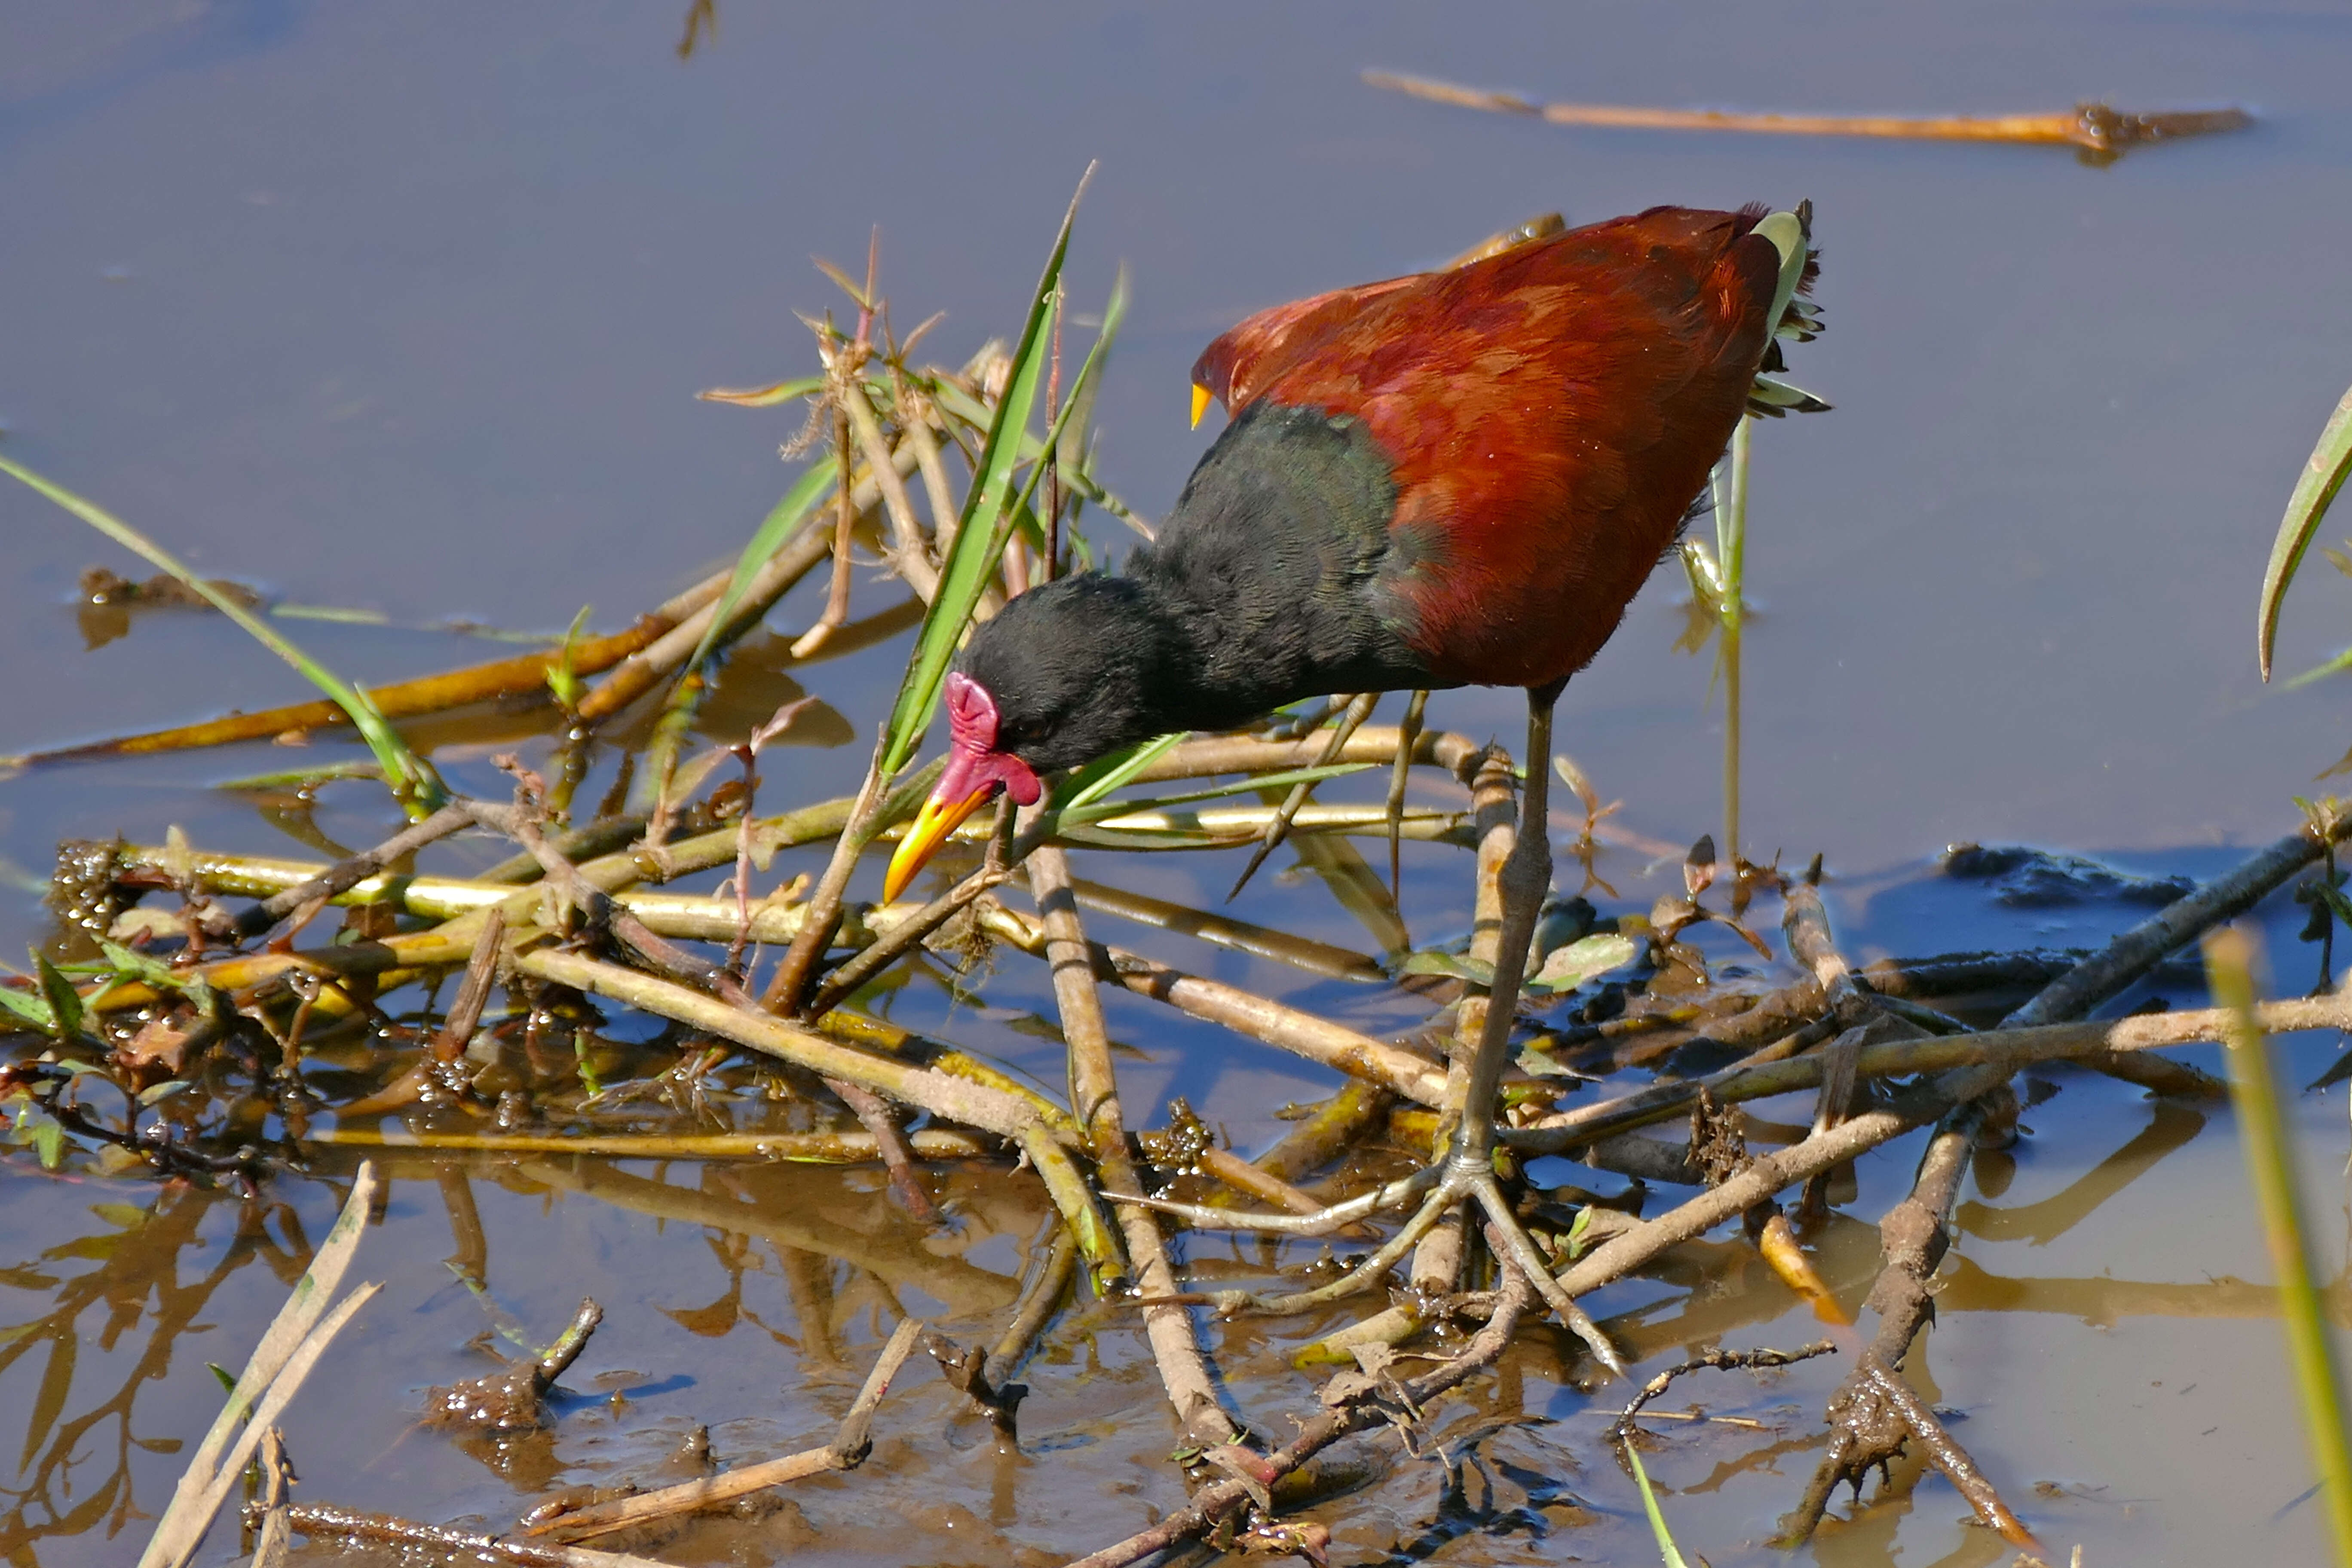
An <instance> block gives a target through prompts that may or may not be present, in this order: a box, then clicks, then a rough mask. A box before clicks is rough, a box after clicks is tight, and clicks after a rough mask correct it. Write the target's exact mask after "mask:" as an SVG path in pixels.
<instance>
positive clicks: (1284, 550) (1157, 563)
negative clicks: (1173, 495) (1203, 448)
mask: <svg viewBox="0 0 2352 1568" xmlns="http://www.w3.org/2000/svg"><path fill="white" fill-rule="evenodd" d="M1395 511H1396V485H1395V481H1394V480H1393V479H1392V478H1391V474H1390V469H1389V464H1388V462H1387V460H1386V459H1385V458H1383V457H1381V454H1380V452H1379V451H1378V450H1377V448H1375V447H1373V446H1372V444H1371V442H1370V439H1369V438H1368V437H1367V436H1366V434H1365V432H1364V428H1363V426H1362V424H1361V422H1360V421H1358V420H1355V419H1350V418H1347V417H1344V416H1342V417H1337V418H1334V417H1328V416H1324V415H1323V414H1320V413H1318V412H1316V411H1314V410H1310V409H1298V408H1285V407H1279V406H1270V405H1258V406H1256V407H1254V408H1251V409H1249V410H1247V411H1245V412H1244V414H1243V415H1242V416H1241V417H1240V418H1239V419H1237V420H1235V421H1234V424H1233V426H1231V427H1230V428H1229V429H1227V430H1226V432H1225V433H1224V435H1223V437H1221V438H1220V439H1219V440H1218V442H1217V444H1216V445H1215V446H1214V447H1212V448H1211V449H1210V451H1209V454H1208V456H1207V457H1205V458H1202V460H1201V465H1200V467H1199V468H1195V469H1194V470H1193V472H1192V479H1190V480H1189V481H1188V482H1187V483H1186V485H1185V487H1184V493H1183V495H1182V496H1181V498H1180V499H1179V500H1177V503H1176V509H1175V510H1174V512H1173V513H1171V516H1170V518H1169V520H1168V523H1167V526H1166V527H1165V529H1164V530H1163V531H1161V534H1160V539H1159V541H1158V542H1156V543H1154V544H1152V545H1150V546H1148V547H1146V548H1144V549H1141V550H1139V551H1137V552H1136V553H1135V556H1134V558H1133V559H1132V560H1131V561H1130V562H1129V566H1128V571H1129V575H1130V576H1131V577H1133V578H1134V579H1135V581H1136V583H1137V585H1138V586H1139V588H1141V589H1142V590H1143V594H1142V599H1143V601H1144V603H1145V604H1146V605H1149V606H1150V610H1149V613H1150V615H1151V616H1153V618H1154V619H1156V620H1158V621H1159V622H1160V624H1161V625H1162V626H1164V628H1165V630H1166V632H1167V634H1168V639H1169V647H1170V648H1171V652H1172V653H1174V654H1175V656H1176V657H1177V658H1179V659H1180V660H1181V667H1180V668H1179V669H1177V670H1174V671H1171V675H1173V676H1175V677H1176V679H1171V680H1170V681H1168V682H1167V683H1166V684H1165V686H1164V687H1163V688H1162V690H1163V691H1164V692H1165V693H1166V694H1167V696H1168V698H1169V700H1171V707H1172V708H1174V709H1176V711H1171V714H1170V717H1171V720H1172V721H1173V722H1171V724H1170V725H1169V726H1168V727H1169V728H1171V729H1187V730H1214V729H1227V728H1231V727H1232V726H1234V725H1235V724H1240V723H1244V722H1246V721H1249V720H1251V719H1254V718H1256V717H1257V716H1258V715H1260V714H1262V713H1265V712H1266V711H1267V710H1271V709H1274V708H1278V707H1280V706H1282V705H1283V704H1284V703H1286V702H1294V701H1297V700H1299V699H1300V698H1303V697H1314V696H1321V695H1325V694H1328V693H1331V692H1340V691H1383V690H1395V689H1402V688H1408V687H1414V686H1425V685H1427V684H1429V683H1430V675H1429V672H1428V669H1427V668H1426V667H1425V666H1424V665H1423V661H1422V659H1421V658H1420V657H1419V656H1418V655H1417V654H1415V653H1414V652H1413V651H1412V648H1411V647H1409V646H1408V645H1407V643H1406V641H1405V637H1406V636H1407V634H1408V633H1409V632H1410V630H1411V629H1412V617H1411V611H1410V607H1409V606H1408V605H1404V604H1403V603H1402V601H1401V600H1398V599H1397V598H1396V597H1395V596H1394V595H1392V594H1391V593H1389V592H1388V591H1387V589H1386V588H1385V585H1384V584H1383V583H1382V580H1381V567H1382V565H1383V563H1384V561H1385V558H1386V555H1387V552H1388V547H1389V523H1390V521H1391V519H1392V518H1393V517H1394V515H1395Z"/></svg>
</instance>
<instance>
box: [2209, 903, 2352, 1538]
mask: <svg viewBox="0 0 2352 1568" xmlns="http://www.w3.org/2000/svg"><path fill="white" fill-rule="evenodd" d="M2205 973H2206V980H2207V984H2209V985H2210V988H2211V990H2212V993H2213V1000H2214V1001H2216V1002H2218V1003H2220V1004H2221V1005H2222V1006H2224V1007H2226V1008H2228V1009H2230V1011H2231V1012H2232V1013H2233V1014H2235V1015H2236V1016H2237V1018H2236V1022H2235V1023H2234V1024H2233V1025H2232V1026H2231V1029H2230V1043H2229V1050H2228V1056H2229V1063H2230V1098H2231V1100H2233V1101H2235V1102H2236V1105H2237V1110H2238V1126H2239V1130H2240V1132H2241V1135H2242V1139H2243V1142H2244V1143H2245V1148H2246V1173H2247V1175H2248V1176H2249V1177H2250V1178H2251V1179H2252V1184H2253V1189H2254V1199H2255V1207H2256V1208H2257V1210H2258V1211H2259V1212H2260V1214H2261V1216H2262V1226H2263V1241H2264V1242H2265V1243H2266V1244H2267V1246H2268V1247H2269V1251H2270V1255H2271V1271H2272V1273H2273V1274H2274V1275H2276V1276H2277V1278H2278V1293H2279V1309H2280V1311H2279V1316H2280V1319H2281V1321H2282V1322H2283V1325H2284V1328H2285V1330H2286V1342H2287V1360H2288V1363H2289V1365H2290V1366H2291V1367H2292V1368H2293V1370H2294V1383H2295V1387H2296V1389H2297V1391H2298V1392H2299V1393H2300V1394H2301V1395H2302V1399H2301V1404H2302V1405H2303V1417H2304V1428H2305V1434H2306V1436H2308V1437H2309V1439H2310V1442H2311V1462H2312V1468H2313V1469H2314V1470H2315V1472H2316V1473H2317V1475H2318V1478H2319V1490H2320V1494H2321V1496H2320V1504H2321V1507H2322V1508H2323V1509H2324V1510H2325V1511H2326V1521H2327V1532H2328V1535H2329V1538H2330V1539H2331V1540H2332V1541H2333V1542H2334V1545H2335V1556H2336V1564H2337V1568H2352V1429H2347V1426H2346V1425H2345V1417H2344V1386H2343V1382H2342V1380H2341V1379H2340V1378H2339V1377H2338V1376H2337V1375H2336V1364H2335V1359H2334V1356H2333V1355H2332V1353H2331V1352H2330V1350H2329V1347H2328V1342H2327V1321H2326V1316H2325V1315H2324V1313H2323V1312H2322V1310H2321V1309H2320V1302H2319V1292H2318V1290H2317V1289H2315V1288H2314V1286H2313V1285H2312V1282H2311V1247H2310V1243H2309V1242H2308V1241H2307V1240H2306V1239H2305V1237H2306V1235H2307V1232H2306V1230H2305V1226H2304V1223H2303V1215H2302V1205H2301V1204H2300V1202H2299V1201H2298V1199H2297V1194H2296V1191H2295V1180H2294V1156H2293V1149H2292V1146H2291V1145H2290V1143H2289V1142H2288V1135H2287V1130H2286V1121H2285V1119H2284V1117H2283V1116H2281V1115H2280V1114H2279V1104H2278V1091H2277V1089H2276V1088H2275V1087H2274V1086H2273V1083H2272V1081H2271V1066H2270V1039H2269V1037H2267V1036H2266V1035H2264V1034H2263V1031H2262V1028H2261V1026H2258V1025H2257V1024H2256V1023H2255V1022H2254V1013H2253V1009H2254V984H2253V978H2252V943H2251V942H2248V941H2247V940H2246V938H2245V937H2244V935H2243V934H2242V933H2241V932H2239V931H2234V930H2231V929H2228V928H2226V927H2225V928H2224V929H2222V930H2221V931H2215V932H2214V933H2213V934H2212V935H2211V936H2210V937H2208V938H2206V940H2205Z"/></svg>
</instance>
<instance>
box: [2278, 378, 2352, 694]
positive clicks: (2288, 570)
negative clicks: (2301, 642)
mask: <svg viewBox="0 0 2352 1568" xmlns="http://www.w3.org/2000/svg"><path fill="white" fill-rule="evenodd" d="M2347 474H2352V392H2347V393H2345V395H2344V400H2343V401H2342V402H2341V403H2338V404H2337V405H2336V412H2335V413H2333V414H2331V415H2329V416H2327V424H2326V426H2325V427H2323V428H2322V429H2321V430H2320V432H2319V442H2318V444H2317V445H2316V446H2315V447H2312V449H2311V456H2310V457H2309V458H2306V459H2305V462H2304V465H2303V473H2302V475H2301V477H2299V478H2298V479H2296V480H2295V481H2294V494H2293V495H2291V496H2289V497H2288V498H2287V502H2286V515H2285V516H2284V517H2283V518H2281V519H2280V520H2279V530H2278V537H2277V538H2276V539H2274V540H2273V541H2272V542H2271V560H2270V564H2269V565H2268V566H2266V567H2264V568H2263V605H2262V616H2261V619H2260V621H2259V622H2258V623H2257V626H2256V630H2257V633H2258V634H2259V636H2260V637H2261V639H2262V670H2263V679H2264V680H2268V679H2270V678H2271V647H2272V645H2273V643H2275V642H2276V641H2277V640H2278V617H2279V604H2280V601H2282V600H2284V598H2285V597H2286V591H2287V587H2288V585H2289V584H2292V583H2293V582H2294V574H2295V569H2296V568H2297V567H2299V566H2301V565H2302V564H2303V552H2305V551H2306V550H2308V549H2310V548H2311V536H2312V535H2313V534H2315V533H2317V532H2318V531H2319V522H2320V520H2321V519H2322V518H2324V517H2326V515H2327V506H2328V503H2329V502H2330V501H2333V500H2335V499H2336V491H2337V490H2338V489H2342V488H2343V485H2344V479H2345V476H2346V475H2347Z"/></svg>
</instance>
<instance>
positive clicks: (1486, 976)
mask: <svg viewBox="0 0 2352 1568" xmlns="http://www.w3.org/2000/svg"><path fill="white" fill-rule="evenodd" d="M1397 973H1399V974H1443V975H1447V976H1449V977H1451V978H1453V979H1455V980H1467V981H1468V982H1470V984H1473V985H1492V984H1494V983H1495V971H1494V967H1493V966H1492V965H1491V964H1487V963H1483V962H1481V961H1480V960H1478V959H1475V958H1472V957H1470V956H1469V955H1468V954H1466V953H1460V952H1433V951H1429V950H1426V949H1424V950H1423V951H1422V952H1410V953H1407V954H1406V955H1405V960H1404V962H1403V963H1400V964H1398V965H1397Z"/></svg>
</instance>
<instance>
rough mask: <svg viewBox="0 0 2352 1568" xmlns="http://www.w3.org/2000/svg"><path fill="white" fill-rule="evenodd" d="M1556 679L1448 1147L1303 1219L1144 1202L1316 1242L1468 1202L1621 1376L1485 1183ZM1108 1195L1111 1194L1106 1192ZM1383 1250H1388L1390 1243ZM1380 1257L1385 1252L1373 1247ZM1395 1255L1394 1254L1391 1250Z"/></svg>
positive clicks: (1547, 872)
mask: <svg viewBox="0 0 2352 1568" xmlns="http://www.w3.org/2000/svg"><path fill="white" fill-rule="evenodd" d="M1565 685H1566V682H1564V681H1563V682H1559V683H1558V684H1555V685H1550V686H1539V687H1530V688H1529V689H1528V751H1527V763H1528V769H1527V778H1528V782H1527V788H1526V789H1525V790H1524V791H1523V792H1522V793H1521V795H1520V796H1519V821H1518V835H1517V841H1516V842H1515V843H1514V844H1513V845H1512V847H1511V853H1510V855H1509V857H1508V858H1506V859H1505V860H1504V862H1503V864H1502V868H1501V869H1500V871H1499V872H1498V873H1497V874H1496V883H1497V889H1498V891H1499V892H1500V893H1501V895H1502V906H1503V908H1502V931H1501V933H1500V942H1499V943H1498V945H1497V947H1496V952H1495V977H1494V984H1493V985H1492V986H1491V987H1490V988H1489V990H1488V992H1487V997H1486V1022H1485V1026H1484V1028H1483V1030H1482V1031H1481V1033H1480V1035H1479V1037H1478V1045H1477V1049H1476V1051H1475V1054H1474V1055H1473V1056H1472V1058H1471V1060H1470V1070H1469V1074H1468V1080H1467V1083H1466V1086H1465V1094H1464V1097H1463V1100H1462V1105H1463V1110H1464V1114H1463V1117H1462V1121H1461V1123H1460V1124H1459V1125H1458V1126H1456V1127H1455V1129H1454V1139H1453V1143H1452V1146H1451V1147H1450V1148H1449V1149H1448V1150H1447V1151H1446V1152H1445V1154H1444V1157H1443V1158H1441V1159H1440V1160H1439V1161H1438V1162H1437V1163H1436V1164H1434V1165H1433V1166H1431V1167H1430V1168H1429V1169H1427V1170H1424V1171H1421V1172H1418V1173H1415V1174H1414V1175H1412V1176H1410V1177H1408V1178H1406V1179H1405V1180H1403V1181H1400V1182H1391V1183H1390V1184H1387V1185H1386V1186H1384V1187H1382V1188H1381V1189H1380V1190H1379V1191H1378V1192H1374V1193H1368V1194H1364V1195H1363V1196H1362V1197H1359V1198H1355V1199H1351V1200H1349V1202H1347V1203H1344V1204H1339V1205H1334V1206H1333V1207H1330V1208H1328V1209H1325V1210H1323V1211H1321V1212H1320V1213H1318V1214H1311V1215H1244V1214H1236V1213H1234V1212H1233V1211H1232V1210H1230V1209H1213V1208H1207V1207H1203V1206H1202V1205H1194V1204H1171V1203H1164V1202H1160V1201H1157V1200H1151V1199H1144V1200H1135V1199H1126V1200H1122V1201H1129V1202H1133V1201H1142V1202H1147V1203H1149V1204H1150V1206H1151V1207H1153V1208H1156V1209H1159V1210H1160V1211H1161V1212H1162V1213H1165V1214H1171V1215H1176V1216H1178V1217H1179V1218H1181V1219H1183V1220H1184V1221H1186V1222H1187V1223H1188V1224H1192V1225H1196V1226H1204V1227H1207V1228H1211V1229H1223V1230H1249V1231H1256V1232H1270V1233H1274V1234H1276V1235H1285V1236H1322V1235H1328V1233H1329V1232H1331V1231H1334V1230H1337V1229H1339V1227H1340V1226H1343V1225H1346V1224H1349V1223H1350V1222H1352V1221H1355V1220H1359V1219H1362V1218H1365V1217H1366V1216H1368V1215H1373V1214H1379V1213H1382V1212H1385V1211H1387V1210H1389V1209H1393V1208H1400V1207H1402V1206H1403V1205H1404V1204H1405V1203H1406V1202H1408V1201H1410V1200H1411V1199H1412V1198H1413V1197H1416V1196H1418V1195H1420V1194H1423V1193H1427V1194H1429V1196H1428V1199H1427V1201H1426V1202H1425V1203H1424V1204H1423V1207H1422V1209H1421V1211H1420V1212H1419V1213H1418V1214H1416V1215H1414V1223H1413V1226H1409V1227H1408V1228H1413V1229H1416V1230H1419V1229H1425V1228H1426V1226H1425V1225H1423V1221H1424V1220H1427V1219H1428V1218H1430V1216H1433V1215H1436V1214H1440V1213H1443V1212H1444V1210H1445V1209H1446V1208H1448V1207H1450V1206H1452V1205H1454V1204H1457V1203H1462V1202H1465V1201H1469V1202H1475V1203H1476V1204H1477V1205H1478V1206H1479V1207H1480V1208H1482V1209H1484V1210H1485V1211H1486V1219H1487V1222H1488V1224H1487V1235H1488V1237H1490V1238H1491V1239H1492V1240H1493V1241H1494V1242H1495V1243H1496V1251H1497V1252H1498V1253H1500V1254H1501V1256H1502V1258H1503V1261H1504V1263H1505V1264H1506V1266H1507V1267H1508V1268H1516V1269H1517V1270H1518V1271H1519V1272H1520V1273H1522V1274H1524V1275H1526V1276H1527V1278H1528V1282H1529V1283H1530V1284H1532V1285H1533V1286H1534V1287H1535V1288H1536V1290H1537V1292H1538V1294H1540V1295H1541V1296H1542V1297H1543V1298H1544V1300H1545V1302H1546V1304H1547V1305H1549V1307H1550V1308H1551V1310H1553V1311H1554V1312H1556V1313H1558V1314H1559V1319H1560V1321H1561V1322H1563V1323H1564V1324H1566V1325H1567V1326H1568V1328H1569V1330H1570V1331H1571V1332H1573V1333H1574V1334H1575V1335H1576V1336H1577V1338H1579V1339H1580V1340H1582V1341H1583V1342H1585V1343H1586V1344H1587V1345H1588V1346H1590V1347H1591V1351H1592V1353H1593V1355H1594V1356H1595V1357H1596V1358H1597V1359H1598V1360H1599V1361H1600V1362H1601V1364H1602V1365H1603V1366H1605V1367H1607V1368H1608V1369H1609V1370H1610V1371H1612V1372H1613V1373H1618V1374H1619V1375H1621V1376H1622V1375H1623V1373H1624V1371H1625V1363H1624V1361H1623V1359H1622V1358H1621V1357H1620V1356H1619V1355H1618V1353H1617V1349H1616V1347H1615V1346H1614V1345H1612V1344H1611V1343H1610V1342H1609V1337H1608V1336H1607V1335H1606V1334H1604V1333H1602V1332H1601V1328H1600V1325H1599V1324H1597V1323H1595V1322H1594V1321H1592V1319H1591V1315H1590V1314H1588V1313H1587V1312H1586V1311H1585V1310H1584V1309H1583V1308H1581V1307H1580V1306H1578V1305H1577V1304H1576V1301H1575V1300H1574V1299H1573V1298H1571V1297H1570V1295H1569V1294H1568V1292H1567V1291H1565V1290H1563V1289H1560V1287H1559V1281H1558V1280H1556V1279H1553V1277H1552V1274H1551V1270H1550V1269H1549V1268H1548V1267H1547V1266H1546V1264H1545V1262H1544V1256H1543V1253H1542V1252H1541V1251H1540V1250H1539V1249H1538V1247H1536V1244H1535V1243H1534V1242H1533V1241H1532V1240H1530V1239H1529V1238H1528V1233H1527V1231H1526V1229H1525V1228H1524V1227H1523V1226H1521V1225H1520V1224H1519V1221H1518V1216H1517V1215H1515V1214H1513V1213H1512V1212H1511V1205H1510V1201H1509V1199H1508V1198H1507V1197H1506V1196H1505V1195H1504V1193H1503V1189H1502V1186H1501V1184H1499V1183H1497V1182H1496V1180H1495V1145H1496V1135H1495V1112H1496V1099H1497V1095H1498V1092H1499V1090H1500V1089H1501V1088H1502V1082H1503V1071H1504V1068H1507V1066H1508V1065H1509V1064H1510V1058H1511V1027H1512V1024H1513V1022H1514V1021H1515V1018H1516V1016H1517V1011H1518V1004H1519V988H1520V985H1521V984H1522V982H1523V981H1524V980H1525V978H1526V974H1527V962H1528V946H1529V944H1530V943H1531V942H1533V941H1534V939H1535V932H1536V921H1537V920H1538V917H1539V915H1540V914H1541V912H1542V910H1543V900H1544V895H1545V894H1546V893H1547V892H1549V890H1550V889H1551V826H1550V820H1549V813H1550V793H1551V792H1550V774H1551V768H1550V763H1551V721H1552V709H1553V706H1554V704H1556V703H1557V702H1558V701H1559V693H1560V689H1561V688H1562V687H1563V686H1565ZM1112 1195H1116V1194H1112ZM1391 1245H1393V1244H1391ZM1383 1250H1384V1251H1385V1250H1386V1249H1383ZM1399 1255H1400V1256H1401V1255H1402V1253H1401V1252H1400V1253H1399Z"/></svg>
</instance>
